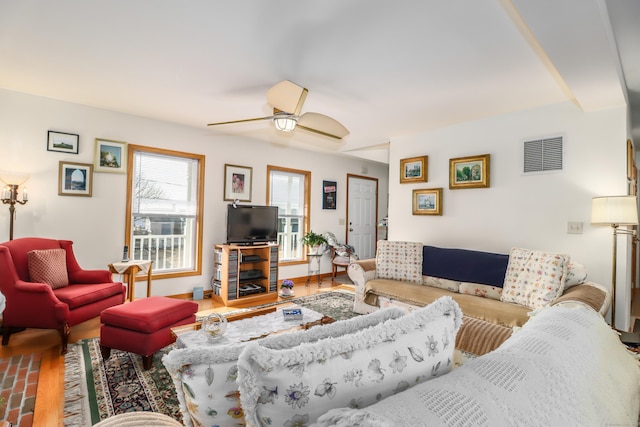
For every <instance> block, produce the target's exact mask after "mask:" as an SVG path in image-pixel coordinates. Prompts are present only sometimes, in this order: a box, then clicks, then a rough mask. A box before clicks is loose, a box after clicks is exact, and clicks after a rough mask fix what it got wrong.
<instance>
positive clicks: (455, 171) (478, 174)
mask: <svg viewBox="0 0 640 427" xmlns="http://www.w3.org/2000/svg"><path fill="white" fill-rule="evenodd" d="M490 160H491V155H490V154H482V155H480V156H471V157H458V158H455V159H449V188H450V189H452V190H459V189H461V188H489V185H490V180H489V178H490Z"/></svg>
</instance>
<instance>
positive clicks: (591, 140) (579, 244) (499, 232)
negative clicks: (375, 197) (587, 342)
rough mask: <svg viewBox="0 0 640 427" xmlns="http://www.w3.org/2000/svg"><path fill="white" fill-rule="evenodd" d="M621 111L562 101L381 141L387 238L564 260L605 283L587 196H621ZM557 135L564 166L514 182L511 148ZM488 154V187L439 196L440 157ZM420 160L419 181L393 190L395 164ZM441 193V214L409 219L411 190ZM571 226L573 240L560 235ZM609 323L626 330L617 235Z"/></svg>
mask: <svg viewBox="0 0 640 427" xmlns="http://www.w3.org/2000/svg"><path fill="white" fill-rule="evenodd" d="M626 120H627V115H626V109H625V108H617V109H610V110H605V111H598V112H590V113H584V112H582V111H581V110H579V109H578V108H577V107H576V106H575V105H574V104H572V103H564V104H561V105H555V106H551V107H544V108H539V109H535V110H529V111H524V112H519V113H513V114H508V115H503V116H499V117H494V118H489V119H485V120H478V121H474V122H468V123H465V124H460V125H457V126H451V127H447V128H442V129H437V130H434V131H430V132H426V133H422V134H419V135H413V136H408V137H404V138H398V139H396V140H393V141H392V142H391V151H390V166H389V176H390V181H389V182H390V184H389V185H390V188H389V197H390V200H389V237H390V239H393V240H410V241H421V242H423V243H427V244H432V245H436V246H444V247H460V248H468V249H477V250H486V251H493V252H499V253H508V252H509V250H510V249H511V248H512V247H523V248H529V249H540V250H547V251H551V252H561V253H567V254H569V255H571V257H572V259H574V260H576V261H579V262H581V263H583V264H585V265H586V267H587V269H588V271H589V276H590V279H591V280H593V281H595V282H597V283H600V284H602V285H604V286H606V287H610V283H611V268H612V266H611V259H612V234H611V229H610V228H608V227H598V226H591V225H590V215H591V198H592V197H594V196H605V195H620V194H626V192H627V185H626V140H627V128H628V127H627V123H626ZM556 135H562V136H564V138H565V139H564V141H565V144H566V150H565V154H566V156H565V160H566V168H565V170H564V171H562V172H557V173H543V174H536V175H527V176H524V175H523V174H521V172H520V171H521V170H522V166H521V165H522V160H521V159H522V153H521V143H522V141H524V140H530V139H535V138H540V137H550V136H556ZM485 153H489V154H491V187H490V188H488V189H464V190H450V189H449V159H450V158H454V157H463V156H472V155H480V154H485ZM420 155H428V156H429V169H428V178H429V182H427V183H424V184H399V179H398V178H397V177H398V174H399V164H400V159H403V158H407V157H414V156H420ZM437 187H443V189H444V190H443V215H442V216H417V215H416V216H414V215H412V213H411V203H412V190H413V189H419V188H437ZM568 221H580V222H582V223H583V225H584V233H583V234H567V231H566V230H567V222H568ZM619 241H620V242H619V250H618V276H617V277H618V279H617V283H618V285H617V294H618V295H617V299H618V305H617V312H616V326H618V327H625V328H626V327H627V325H628V321H629V304H630V292H629V286H628V283H629V281H628V279H627V277H628V274H629V273H628V269H627V265H628V264H627V255H626V246H627V245H628V241H627V239H626V238H625V237H620V238H619Z"/></svg>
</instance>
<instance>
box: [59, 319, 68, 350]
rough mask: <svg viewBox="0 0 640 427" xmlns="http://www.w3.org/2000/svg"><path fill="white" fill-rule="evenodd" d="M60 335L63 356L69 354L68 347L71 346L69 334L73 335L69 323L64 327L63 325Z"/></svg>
mask: <svg viewBox="0 0 640 427" xmlns="http://www.w3.org/2000/svg"><path fill="white" fill-rule="evenodd" d="M58 332H59V333H60V341H61V342H62V353H61V354H63V355H64V354H67V351H68V350H67V346H68V344H69V334H70V333H71V327H70V326H69V324H68V323H65V324H64V325H62V327H61V328H60V330H59V331H58Z"/></svg>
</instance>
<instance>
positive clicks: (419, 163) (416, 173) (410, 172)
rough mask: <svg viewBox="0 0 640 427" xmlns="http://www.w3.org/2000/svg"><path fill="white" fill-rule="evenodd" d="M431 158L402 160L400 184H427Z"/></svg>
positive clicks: (421, 157)
mask: <svg viewBox="0 0 640 427" xmlns="http://www.w3.org/2000/svg"><path fill="white" fill-rule="evenodd" d="M428 162H429V156H420V157H410V158H408V159H400V184H408V183H411V182H427V168H428Z"/></svg>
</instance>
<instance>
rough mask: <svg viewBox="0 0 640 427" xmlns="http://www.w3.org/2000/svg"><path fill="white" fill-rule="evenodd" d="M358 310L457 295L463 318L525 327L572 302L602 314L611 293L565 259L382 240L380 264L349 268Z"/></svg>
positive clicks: (523, 251)
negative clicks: (538, 314) (540, 312)
mask: <svg viewBox="0 0 640 427" xmlns="http://www.w3.org/2000/svg"><path fill="white" fill-rule="evenodd" d="M347 272H348V274H349V277H350V278H351V280H352V281H353V282H354V284H355V287H356V289H355V303H354V311H356V312H358V313H362V314H364V313H371V312H373V311H375V310H378V309H379V308H381V307H386V306H390V305H395V306H400V307H403V308H405V309H409V310H411V309H414V308H415V307H420V306H424V305H425V304H429V303H431V302H433V301H435V300H436V299H438V298H439V297H442V296H450V297H452V298H453V299H454V300H455V301H456V302H457V303H458V304H459V305H460V308H461V309H462V312H463V314H464V315H465V316H470V317H474V318H477V319H481V320H485V321H488V322H491V323H494V324H498V325H503V326H507V327H514V326H522V325H524V323H525V322H527V320H528V319H529V313H530V312H531V311H532V310H535V309H539V308H542V307H546V306H548V305H553V304H557V303H559V302H562V301H566V300H572V301H579V302H581V303H584V304H587V305H589V306H591V307H592V308H594V309H595V310H596V311H598V312H600V314H601V315H603V316H604V315H605V314H606V312H607V310H608V308H609V305H610V295H609V292H608V291H607V290H606V289H605V288H604V287H602V286H601V285H599V284H596V283H593V282H590V281H589V280H588V279H587V271H586V268H585V267H584V266H583V265H582V264H580V263H578V262H575V261H572V260H571V258H570V257H569V256H568V255H564V254H555V253H549V252H544V251H538V250H529V249H522V248H513V249H511V251H510V253H509V254H508V255H507V254H496V253H490V252H481V251H474V250H468V249H457V248H440V247H435V246H428V245H423V244H422V243H418V242H400V241H386V240H380V241H378V244H377V250H376V258H375V259H367V260H360V261H355V262H352V263H351V264H350V265H349V268H348V270H347Z"/></svg>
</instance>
